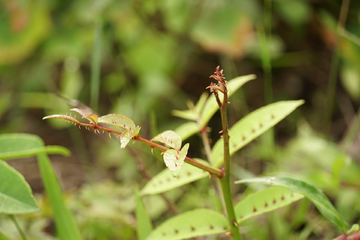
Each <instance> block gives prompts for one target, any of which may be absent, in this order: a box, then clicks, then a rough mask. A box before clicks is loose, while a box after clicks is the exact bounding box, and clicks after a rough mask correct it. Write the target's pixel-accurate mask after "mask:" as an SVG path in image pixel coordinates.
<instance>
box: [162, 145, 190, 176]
mask: <svg viewBox="0 0 360 240" xmlns="http://www.w3.org/2000/svg"><path fill="white" fill-rule="evenodd" d="M189 146H190V145H189V144H188V143H187V144H185V145H184V146H183V148H182V149H181V151H179V150H174V149H169V150H167V151H166V152H165V153H164V156H163V157H164V162H165V165H166V167H167V168H168V169H169V170H170V171H171V173H172V175H173V176H174V177H176V176H177V175H178V174H179V172H180V170H181V167H182V165H183V164H184V161H185V157H186V154H187V152H188V149H189Z"/></svg>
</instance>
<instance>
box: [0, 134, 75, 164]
mask: <svg viewBox="0 0 360 240" xmlns="http://www.w3.org/2000/svg"><path fill="white" fill-rule="evenodd" d="M38 153H53V154H62V155H65V156H68V155H70V152H69V150H68V149H66V148H64V147H61V146H46V147H44V143H43V141H42V139H41V138H39V137H38V136H36V135H32V134H25V133H11V134H1V135H0V158H1V159H3V160H7V159H14V158H21V157H31V156H34V155H36V154H38Z"/></svg>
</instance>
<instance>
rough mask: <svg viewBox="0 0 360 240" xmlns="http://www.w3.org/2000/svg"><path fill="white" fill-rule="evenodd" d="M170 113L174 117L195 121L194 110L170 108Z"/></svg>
mask: <svg viewBox="0 0 360 240" xmlns="http://www.w3.org/2000/svg"><path fill="white" fill-rule="evenodd" d="M171 114H172V115H173V116H175V117H179V118H184V119H188V120H193V121H196V118H197V115H196V112H194V111H192V110H172V111H171Z"/></svg>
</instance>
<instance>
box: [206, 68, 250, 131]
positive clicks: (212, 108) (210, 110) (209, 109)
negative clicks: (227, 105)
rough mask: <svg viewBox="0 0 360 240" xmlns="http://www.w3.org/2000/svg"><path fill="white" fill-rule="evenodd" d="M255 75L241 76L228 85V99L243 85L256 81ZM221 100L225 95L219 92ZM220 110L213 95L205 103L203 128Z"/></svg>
mask: <svg viewBox="0 0 360 240" xmlns="http://www.w3.org/2000/svg"><path fill="white" fill-rule="evenodd" d="M255 78H256V76H255V75H254V74H251V75H247V76H241V77H237V78H234V79H232V80H230V81H229V82H228V83H227V89H228V97H230V96H231V95H232V94H233V93H234V92H236V91H237V90H238V89H239V88H240V87H241V86H242V85H244V84H245V83H246V82H248V81H250V80H253V79H255ZM219 97H220V100H221V101H222V100H223V94H222V93H221V92H219ZM218 109H219V106H218V104H217V102H216V99H215V96H214V95H213V94H212V95H211V96H210V97H209V98H208V100H207V101H206V103H205V106H204V110H203V112H202V114H201V126H202V127H205V126H206V125H207V123H208V122H209V120H210V118H211V117H212V116H213V115H214V114H215V112H216V111H217V110H218Z"/></svg>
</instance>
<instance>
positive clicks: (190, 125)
mask: <svg viewBox="0 0 360 240" xmlns="http://www.w3.org/2000/svg"><path fill="white" fill-rule="evenodd" d="M199 131H200V127H199V126H198V125H197V123H195V122H187V123H184V124H182V125H180V126H179V127H178V128H176V129H175V132H176V133H177V134H178V135H179V136H180V137H181V139H182V140H183V141H184V140H185V139H187V138H188V137H190V136H192V135H194V134H195V133H197V132H199Z"/></svg>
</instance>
